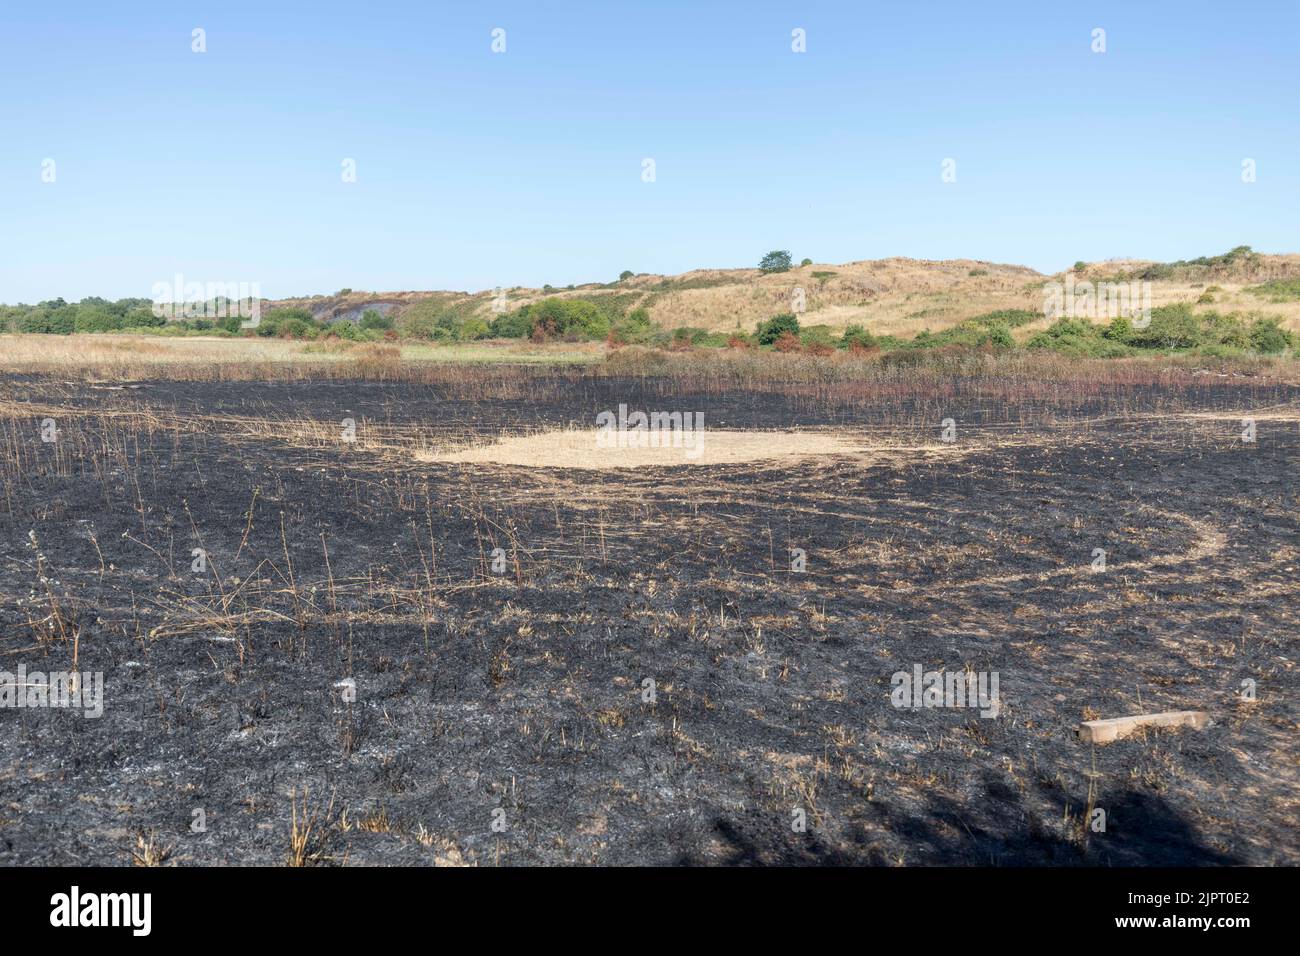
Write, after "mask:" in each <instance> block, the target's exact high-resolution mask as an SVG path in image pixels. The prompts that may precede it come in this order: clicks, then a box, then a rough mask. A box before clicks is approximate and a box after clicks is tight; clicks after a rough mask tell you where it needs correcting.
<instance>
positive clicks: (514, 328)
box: [488, 307, 533, 339]
mask: <svg viewBox="0 0 1300 956" xmlns="http://www.w3.org/2000/svg"><path fill="white" fill-rule="evenodd" d="M488 329H489V331H490V332H491V334H492V335H493V336H494V337H496V338H499V339H522V338H525V337H527V336H528V334H529V333H530V332H532V330H533V320H532V319H531V318H530V317H529V315H528V309H527V307H524V308H522V309H515V311H513V312H502V313H501V314H500V315H497V316H495V317H494V318H493V319H492V321H491V322H490V323H489V325H488Z"/></svg>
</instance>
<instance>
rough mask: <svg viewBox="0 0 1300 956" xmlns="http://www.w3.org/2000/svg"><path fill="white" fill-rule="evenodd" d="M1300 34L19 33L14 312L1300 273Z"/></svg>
mask: <svg viewBox="0 0 1300 956" xmlns="http://www.w3.org/2000/svg"><path fill="white" fill-rule="evenodd" d="M196 27H200V28H202V29H204V30H205V31H206V44H207V52H206V53H202V54H196V53H193V52H192V51H191V43H192V41H191V35H192V31H193V30H194V29H195V28H196ZM496 27H500V28H503V29H504V30H505V31H506V35H505V38H506V52H504V53H500V54H494V53H493V52H492V51H491V42H492V38H491V31H492V30H493V28H496ZM1097 27H1101V28H1103V29H1105V31H1106V52H1105V53H1100V54H1098V53H1094V52H1092V49H1091V46H1092V31H1093V29H1094V28H1097ZM1298 27H1300V3H1297V2H1296V0H1289V2H1281V0H1272V2H1249V0H1246V2H1234V3H1231V4H1226V3H1222V2H1216V3H1203V2H1196V0H1190V2H1189V0H1183V2H1178V3H1173V2H1143V3H1132V2H1125V3H1098V2H1090V3H1075V2H1047V0H1038V2H1034V3H1012V2H1007V3H998V2H991V3H979V4H977V3H969V2H966V3H958V2H952V3H938V2H934V3H927V2H908V3H902V4H897V3H891V4H885V3H868V2H853V3H849V2H843V3H832V2H802V3H798V4H791V3H781V4H778V3H764V2H744V3H732V2H716V3H700V2H695V3H690V2H673V0H658V2H653V3H615V2H603V3H599V2H565V3H557V2H539V0H531V2H527V3H475V4H463V3H458V4H451V3H433V2H419V3H417V2H410V3H407V2H387V3H386V2H383V0H371V2H365V3H362V2H349V3H334V2H312V3H305V2H303V3H293V4H290V3H276V2H273V0H263V2H259V3H245V2H242V0H233V2H232V0H223V2H213V3H184V2H165V3H164V2H159V3H152V2H139V3H120V4H117V3H115V4H106V3H103V2H84V0H73V2H68V3H62V4H57V5H56V4H36V3H10V4H5V5H4V6H3V7H0V90H2V91H3V92H0V117H2V118H3V130H4V139H5V147H4V149H3V150H0V209H3V219H0V224H2V225H3V228H2V229H0V301H3V302H18V301H26V302H34V301H38V300H41V299H45V298H51V297H54V296H59V295H61V296H64V297H65V298H68V299H77V298H80V297H82V296H85V295H104V296H108V297H119V296H126V295H139V296H148V295H149V294H150V289H151V287H152V285H153V284H154V283H155V282H158V281H162V280H170V279H171V277H172V276H173V275H174V274H175V273H177V272H180V273H182V274H184V276H185V277H186V279H187V280H191V281H204V282H206V281H256V282H259V283H260V284H261V290H262V293H263V294H264V295H267V296H270V297H280V296H286V295H297V294H314V293H328V292H333V291H335V290H337V289H339V288H341V287H344V286H348V287H352V288H357V289H375V290H395V289H435V288H447V289H464V290H476V289H484V288H491V287H493V286H496V285H505V286H510V285H541V284H543V283H551V284H552V285H557V286H559V285H566V284H568V283H580V282H585V281H593V280H599V281H608V280H610V279H613V278H614V277H616V276H617V275H618V273H619V272H620V271H622V270H623V269H632V270H634V271H637V272H665V273H675V272H680V271H684V270H687V269H691V268H697V267H708V266H712V267H733V266H752V265H754V264H755V263H756V262H757V261H758V259H759V257H760V256H761V255H762V254H763V253H764V252H766V251H767V250H769V249H773V248H785V249H789V250H790V251H791V252H792V253H793V254H794V256H795V257H796V259H798V258H803V257H805V256H807V257H810V258H812V259H814V260H815V261H817V262H843V261H849V260H854V259H868V258H878V257H883V256H890V255H906V256H914V257H918V258H931V259H939V258H953V257H967V258H975V259H987V260H992V261H1000V262H1015V263H1023V264H1026V265H1031V266H1033V267H1035V268H1038V269H1040V270H1043V271H1056V270H1059V269H1062V268H1065V267H1067V266H1069V265H1070V264H1071V263H1073V262H1074V261H1075V260H1077V259H1089V260H1091V259H1101V258H1108V257H1111V256H1136V257H1145V258H1156V259H1164V260H1168V259H1177V258H1187V257H1193V256H1198V255H1205V254H1211V253H1216V252H1222V251H1225V250H1227V249H1228V248H1230V247H1232V246H1235V245H1238V244H1242V243H1245V244H1249V245H1252V246H1254V247H1255V248H1256V249H1258V250H1261V251H1267V252H1300V122H1298V121H1297V108H1296V95H1297V91H1300V82H1297V81H1298V80H1300V56H1298V55H1297V47H1296V44H1297V36H1298V34H1300V31H1298V30H1297V28H1298ZM795 28H802V29H804V30H805V31H806V35H807V52H806V53H802V54H797V53H794V52H792V51H791V31H792V30H793V29H795ZM347 158H351V159H353V160H355V162H356V182H354V183H345V182H343V181H342V175H341V173H342V163H343V160H344V159H347ZM645 158H652V159H653V160H654V161H655V174H656V177H655V181H654V182H653V183H647V182H643V181H642V160H643V159H645ZM946 158H952V159H954V160H955V161H956V182H952V183H944V182H942V180H941V163H942V162H943V160H944V159H946ZM1246 158H1250V159H1253V160H1254V161H1255V163H1256V170H1257V173H1256V175H1257V179H1256V181H1255V182H1254V183H1251V184H1246V183H1243V182H1242V181H1241V163H1242V160H1243V159H1246ZM46 159H53V160H54V162H55V166H54V172H55V181H54V182H52V183H46V182H42V163H43V161H44V160H46Z"/></svg>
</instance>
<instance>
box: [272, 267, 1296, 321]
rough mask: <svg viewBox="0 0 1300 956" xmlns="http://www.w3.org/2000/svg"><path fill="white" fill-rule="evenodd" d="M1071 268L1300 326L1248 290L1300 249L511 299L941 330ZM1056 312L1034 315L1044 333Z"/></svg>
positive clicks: (808, 274) (664, 313)
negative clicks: (794, 314) (792, 315)
mask: <svg viewBox="0 0 1300 956" xmlns="http://www.w3.org/2000/svg"><path fill="white" fill-rule="evenodd" d="M1067 275H1069V276H1071V277H1072V278H1073V279H1074V280H1075V281H1076V282H1081V281H1092V282H1100V281H1143V279H1144V278H1145V279H1146V280H1147V281H1150V282H1151V292H1152V299H1153V302H1154V304H1155V305H1157V306H1159V305H1167V304H1171V303H1178V302H1188V303H1199V305H1200V306H1204V307H1213V308H1214V309H1216V310H1217V311H1220V312H1233V311H1239V312H1255V311H1264V312H1268V313H1269V314H1274V315H1280V316H1283V317H1284V319H1285V324H1286V325H1287V326H1288V327H1290V328H1293V329H1296V330H1300V296H1296V295H1294V294H1283V295H1281V296H1280V297H1279V296H1273V295H1266V294H1257V293H1254V292H1249V291H1246V290H1247V289H1249V288H1252V287H1257V286H1259V285H1260V284H1262V283H1266V282H1269V281H1277V280H1288V279H1298V278H1300V255H1267V254H1256V253H1249V254H1248V255H1244V256H1239V257H1236V258H1233V257H1231V256H1230V255H1225V256H1215V257H1209V258H1207V259H1204V260H1193V261H1191V262H1188V263H1158V262H1154V261H1150V260H1132V259H1124V260H1109V261H1105V262H1096V263H1086V264H1081V265H1079V266H1076V267H1075V268H1074V269H1073V270H1070V271H1069V272H1068V273H1067V272H1062V273H1059V274H1057V275H1054V276H1047V275H1043V274H1042V273H1039V272H1037V271H1035V270H1034V269H1031V268H1028V267H1026V266H1017V265H1006V264H998V263H990V262H982V261H977V260H970V259H951V260H941V261H933V260H922V259H906V258H897V257H896V258H890V259H875V260H862V261H858V262H849V263H842V264H831V263H815V264H812V265H807V266H801V267H795V268H792V269H790V270H789V271H788V272H781V273H770V274H764V273H762V272H760V271H759V270H758V269H696V270H692V271H690V272H685V273H682V274H680V275H675V276H664V275H651V274H646V275H637V276H633V277H631V278H628V279H625V280H622V281H616V282H609V283H603V284H602V283H588V284H586V285H580V286H573V287H569V288H563V289H560V288H550V287H546V288H542V289H536V288H524V287H514V288H511V289H508V290H505V295H506V299H505V301H506V308H507V309H508V310H510V311H513V310H515V309H517V308H519V307H521V306H524V305H528V304H531V303H535V302H538V301H541V300H542V299H545V298H550V297H555V298H561V299H585V300H589V301H593V302H599V303H601V304H603V305H605V306H607V307H608V308H610V309H611V310H612V311H616V312H619V313H628V312H631V311H632V310H634V309H638V308H642V309H645V310H646V311H647V312H648V313H649V316H650V319H651V321H653V322H655V323H657V324H658V325H660V326H661V327H663V328H665V329H675V328H682V327H693V328H700V329H705V330H707V331H711V332H729V331H732V330H736V329H741V330H744V331H752V330H753V329H754V327H755V326H756V325H757V323H758V322H760V321H762V320H763V319H766V318H769V317H770V316H772V315H775V314H778V313H781V312H789V311H794V306H793V303H794V297H795V296H796V294H797V293H796V290H797V289H802V290H803V295H804V299H805V308H804V312H803V314H802V315H801V316H800V319H801V321H802V322H803V323H804V324H805V325H818V324H824V325H828V326H830V327H832V328H835V329H842V328H844V327H846V326H848V325H853V324H857V325H863V326H865V327H867V328H868V329H869V330H870V331H871V332H873V333H874V334H877V335H885V334H893V335H899V336H910V335H914V334H915V333H917V332H919V331H921V330H922V329H927V328H928V329H931V330H933V331H938V330H940V329H944V328H947V327H949V326H952V325H956V324H957V323H958V322H961V321H962V320H964V319H968V318H971V317H973V316H977V315H983V314H985V313H988V312H992V311H995V310H1000V309H1029V310H1033V311H1039V310H1041V309H1042V307H1043V301H1044V291H1043V288H1044V285H1045V284H1046V283H1048V282H1052V281H1058V282H1063V281H1064V280H1065V279H1066V277H1067ZM493 303H494V293H493V292H492V291H491V290H487V291H483V292H477V293H469V292H446V291H439V292H409V291H408V292H379V293H376V292H360V291H353V290H344V292H341V293H338V294H335V295H330V296H313V297H310V298H293V299H284V300H279V301H277V302H274V303H270V304H268V307H271V306H274V307H298V308H305V309H308V310H310V311H311V313H312V314H313V316H314V317H315V318H316V319H318V320H323V321H336V320H339V319H352V320H355V319H356V318H358V317H359V316H360V315H361V314H362V313H363V312H364V311H366V310H367V309H376V310H377V311H380V312H382V313H384V314H388V315H392V316H394V317H395V318H397V319H398V320H399V322H400V321H401V320H402V318H403V317H405V316H409V315H418V314H424V315H433V314H441V313H454V314H455V315H456V316H457V317H458V318H460V319H466V318H470V317H476V318H479V319H482V320H483V321H485V322H486V321H490V320H491V319H492V318H493V317H494V315H495V314H496V313H494V311H493ZM1047 324H1048V321H1047V320H1046V319H1044V320H1041V321H1040V322H1037V323H1032V324H1031V325H1028V326H1025V327H1024V329H1023V330H1022V332H1021V333H1020V334H1022V335H1028V334H1032V332H1033V331H1035V330H1036V329H1038V328H1041V327H1044V326H1046V325H1047Z"/></svg>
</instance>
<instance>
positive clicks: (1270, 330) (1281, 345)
mask: <svg viewBox="0 0 1300 956" xmlns="http://www.w3.org/2000/svg"><path fill="white" fill-rule="evenodd" d="M1249 337H1250V347H1251V348H1252V349H1254V350H1255V351H1256V352H1263V353H1264V354H1266V355H1274V354H1276V353H1278V352H1284V351H1286V350H1287V349H1289V348H1290V347H1291V346H1292V345H1293V344H1294V343H1295V337H1294V336H1293V335H1292V334H1291V333H1290V332H1288V331H1287V330H1286V329H1284V328H1282V326H1281V325H1280V324H1279V323H1278V320H1277V319H1266V318H1259V319H1256V320H1255V321H1254V322H1253V323H1251V326H1250V333H1249Z"/></svg>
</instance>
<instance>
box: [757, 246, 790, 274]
mask: <svg viewBox="0 0 1300 956" xmlns="http://www.w3.org/2000/svg"><path fill="white" fill-rule="evenodd" d="M790 261H791V260H790V252H789V250H787V249H773V250H772V251H771V252H769V253H768V254H767V255H765V256H764V257H763V258H762V259H760V260H759V262H758V267H759V269H761V270H762V271H763V272H789V271H790Z"/></svg>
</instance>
